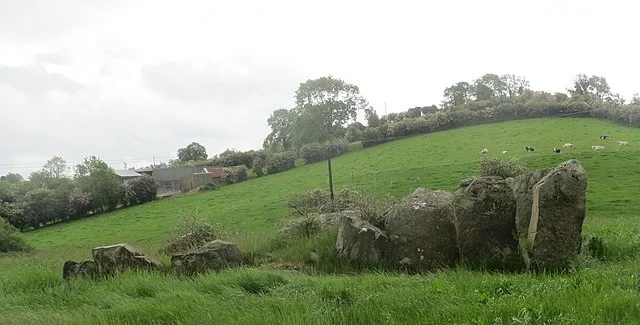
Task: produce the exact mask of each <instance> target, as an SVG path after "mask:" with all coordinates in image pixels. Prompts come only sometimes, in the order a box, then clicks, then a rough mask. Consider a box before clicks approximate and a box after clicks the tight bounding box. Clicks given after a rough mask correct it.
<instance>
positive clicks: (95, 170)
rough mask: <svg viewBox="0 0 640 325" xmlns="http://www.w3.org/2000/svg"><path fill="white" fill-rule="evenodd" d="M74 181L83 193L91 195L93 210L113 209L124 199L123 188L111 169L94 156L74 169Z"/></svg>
mask: <svg viewBox="0 0 640 325" xmlns="http://www.w3.org/2000/svg"><path fill="white" fill-rule="evenodd" d="M75 172H76V174H75V179H76V182H77V184H78V187H79V189H80V190H81V191H82V192H83V193H89V194H90V195H91V200H92V201H91V203H92V208H93V209H94V210H104V209H114V208H116V207H117V206H118V205H119V204H120V203H121V202H122V199H123V198H124V194H125V193H124V191H123V187H122V186H121V184H120V181H119V180H118V176H117V175H116V174H115V172H114V171H113V169H112V168H111V167H109V165H107V163H105V162H104V161H102V160H100V159H99V158H97V157H95V156H91V157H88V158H85V159H84V162H83V163H82V164H78V165H77V166H76V168H75Z"/></svg>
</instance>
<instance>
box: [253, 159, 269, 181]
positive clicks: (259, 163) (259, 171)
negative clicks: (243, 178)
mask: <svg viewBox="0 0 640 325" xmlns="http://www.w3.org/2000/svg"><path fill="white" fill-rule="evenodd" d="M251 165H253V168H252V170H253V173H254V174H256V177H262V176H264V167H265V166H266V162H265V159H264V158H262V157H255V158H254V159H253V162H252V163H251Z"/></svg>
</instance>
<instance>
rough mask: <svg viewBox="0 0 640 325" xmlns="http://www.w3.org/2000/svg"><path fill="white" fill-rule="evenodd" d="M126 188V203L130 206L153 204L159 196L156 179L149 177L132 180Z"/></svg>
mask: <svg viewBox="0 0 640 325" xmlns="http://www.w3.org/2000/svg"><path fill="white" fill-rule="evenodd" d="M126 187H127V192H126V195H125V201H126V202H128V203H129V205H135V204H142V203H146V202H151V201H153V200H155V199H156V195H157V194H158V184H157V183H156V181H155V179H153V178H152V177H150V176H147V175H145V176H142V177H138V178H134V179H132V180H131V181H129V183H128V184H127V186H126Z"/></svg>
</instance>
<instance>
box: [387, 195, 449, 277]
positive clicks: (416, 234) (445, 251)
mask: <svg viewBox="0 0 640 325" xmlns="http://www.w3.org/2000/svg"><path fill="white" fill-rule="evenodd" d="M452 203H453V194H451V193H449V192H446V191H441V190H437V191H433V190H429V189H425V188H417V189H416V190H415V191H414V192H413V193H412V194H410V195H408V196H406V197H405V198H403V199H402V200H401V201H400V202H398V203H397V204H395V205H394V206H393V208H392V209H391V210H390V211H389V213H388V214H387V216H386V219H385V226H384V230H385V232H386V233H387V234H388V235H389V238H390V240H391V245H392V251H391V252H390V254H389V255H390V258H391V260H392V262H395V263H401V264H403V265H407V266H410V267H412V268H416V269H435V268H440V267H451V266H454V265H455V264H456V263H457V262H458V261H459V258H460V256H459V252H458V246H457V245H456V228H455V226H454V224H453V210H452Z"/></svg>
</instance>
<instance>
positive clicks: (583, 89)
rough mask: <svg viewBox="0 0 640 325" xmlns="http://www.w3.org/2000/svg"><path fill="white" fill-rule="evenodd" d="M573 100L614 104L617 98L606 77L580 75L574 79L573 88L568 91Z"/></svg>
mask: <svg viewBox="0 0 640 325" xmlns="http://www.w3.org/2000/svg"><path fill="white" fill-rule="evenodd" d="M567 90H568V91H569V94H571V98H573V99H578V100H583V101H585V102H587V103H590V104H596V103H602V102H613V101H614V99H615V97H616V96H614V95H613V94H612V93H611V88H610V87H609V83H608V82H607V79H606V78H605V77H600V76H596V75H593V76H591V77H589V76H587V75H585V74H582V73H581V74H578V75H576V77H575V78H574V79H573V87H572V88H570V89H567Z"/></svg>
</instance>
